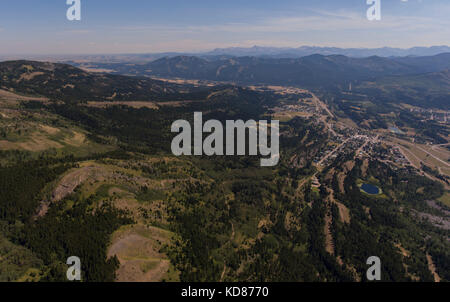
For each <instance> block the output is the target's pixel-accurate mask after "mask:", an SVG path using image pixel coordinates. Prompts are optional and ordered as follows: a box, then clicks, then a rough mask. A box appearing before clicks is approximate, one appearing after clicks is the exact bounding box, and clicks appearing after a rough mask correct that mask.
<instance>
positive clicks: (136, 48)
mask: <svg viewBox="0 0 450 302" xmlns="http://www.w3.org/2000/svg"><path fill="white" fill-rule="evenodd" d="M80 1H81V20H80V21H69V20H68V19H67V17H66V12H67V9H68V8H69V5H67V3H66V0H39V1H36V0H0V55H17V54H33V55H40V54H42V55H46V54H114V53H115V54H119V53H157V52H199V51H207V50H212V49H215V48H224V47H251V46H254V45H258V46H274V47H300V46H305V45H307V46H335V47H343V48H350V47H357V48H376V47H384V46H389V47H400V48H409V47H413V46H432V45H450V0H379V1H381V20H380V21H369V20H368V19H367V17H366V11H367V9H368V8H369V7H370V5H368V4H367V3H366V1H367V0H271V1H268V0H220V1H218V0H80ZM373 1H375V0H373Z"/></svg>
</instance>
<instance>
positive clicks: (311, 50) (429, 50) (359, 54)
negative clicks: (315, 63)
mask: <svg viewBox="0 0 450 302" xmlns="http://www.w3.org/2000/svg"><path fill="white" fill-rule="evenodd" d="M445 52H450V47H448V46H432V47H413V48H407V49H402V48H392V47H383V48H337V47H314V46H302V47H298V48H278V47H261V46H253V47H250V48H242V47H231V48H218V49H215V50H213V51H210V52H207V53H205V54H203V55H207V56H236V57H242V56H252V57H272V58H299V57H304V56H310V55H314V54H320V55H343V56H347V57H355V58H363V57H370V56H379V57H406V56H433V55H437V54H440V53H445Z"/></svg>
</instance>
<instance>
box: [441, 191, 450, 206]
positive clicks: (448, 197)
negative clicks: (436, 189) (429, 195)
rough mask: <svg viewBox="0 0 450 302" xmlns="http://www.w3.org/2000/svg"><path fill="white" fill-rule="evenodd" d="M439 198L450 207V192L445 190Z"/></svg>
mask: <svg viewBox="0 0 450 302" xmlns="http://www.w3.org/2000/svg"><path fill="white" fill-rule="evenodd" d="M438 200H439V201H440V202H442V203H443V204H444V205H446V206H447V207H450V192H448V191H447V192H445V193H444V195H442V196H441V197H440V198H439V199H438Z"/></svg>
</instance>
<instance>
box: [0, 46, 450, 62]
mask: <svg viewBox="0 0 450 302" xmlns="http://www.w3.org/2000/svg"><path fill="white" fill-rule="evenodd" d="M448 52H450V47H449V46H431V47H412V48H407V49H403V48H392V47H382V48H338V47H315V46H301V47H298V48H287V47H284V48H283V47H261V46H253V47H249V48H245V47H229V48H217V49H214V50H212V51H207V52H182V53H180V52H163V53H142V54H96V55H89V54H87V55H52V56H44V55H29V56H23V55H22V56H18V55H10V56H5V55H3V56H0V61H6V60H21V59H27V60H34V61H46V62H78V63H80V62H84V63H86V62H95V63H140V64H141V63H148V62H152V61H155V60H158V59H161V58H165V57H168V58H173V57H177V56H195V57H199V58H203V59H207V60H217V59H226V58H232V57H245V56H248V57H262V58H276V59H282V58H288V59H294V58H301V57H305V56H310V55H315V54H319V55H324V56H328V55H343V56H347V57H353V58H364V57H371V56H379V57H408V56H416V57H419V56H434V55H437V54H441V53H448Z"/></svg>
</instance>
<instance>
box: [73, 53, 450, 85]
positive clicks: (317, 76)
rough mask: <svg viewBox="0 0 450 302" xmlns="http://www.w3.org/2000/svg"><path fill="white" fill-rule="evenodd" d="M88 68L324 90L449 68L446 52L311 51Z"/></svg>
mask: <svg viewBox="0 0 450 302" xmlns="http://www.w3.org/2000/svg"><path fill="white" fill-rule="evenodd" d="M77 66H79V67H85V66H86V65H85V64H77ZM88 66H89V67H91V68H94V69H98V70H110V71H112V72H113V73H116V74H122V75H135V76H151V77H170V78H184V79H197V80H209V81H223V82H233V83H237V84H270V85H285V86H286V85H291V86H301V87H305V88H307V87H308V88H318V87H322V88H323V87H328V86H336V85H348V84H349V83H350V82H358V81H359V82H361V81H367V80H374V79H377V78H382V77H387V76H402V75H413V74H421V73H429V72H438V71H442V70H445V69H449V68H450V53H445V54H439V55H435V56H429V57H402V58H383V57H378V56H372V57H367V58H351V57H346V56H342V55H330V56H324V55H311V56H306V57H302V58H296V59H275V58H260V57H236V58H219V59H214V60H212V59H205V58H200V57H194V56H177V57H172V58H169V57H166V58H162V59H159V60H156V61H153V62H150V63H145V64H129V63H127V64H125V63H111V64H108V63H98V64H93V63H89V64H88Z"/></svg>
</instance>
